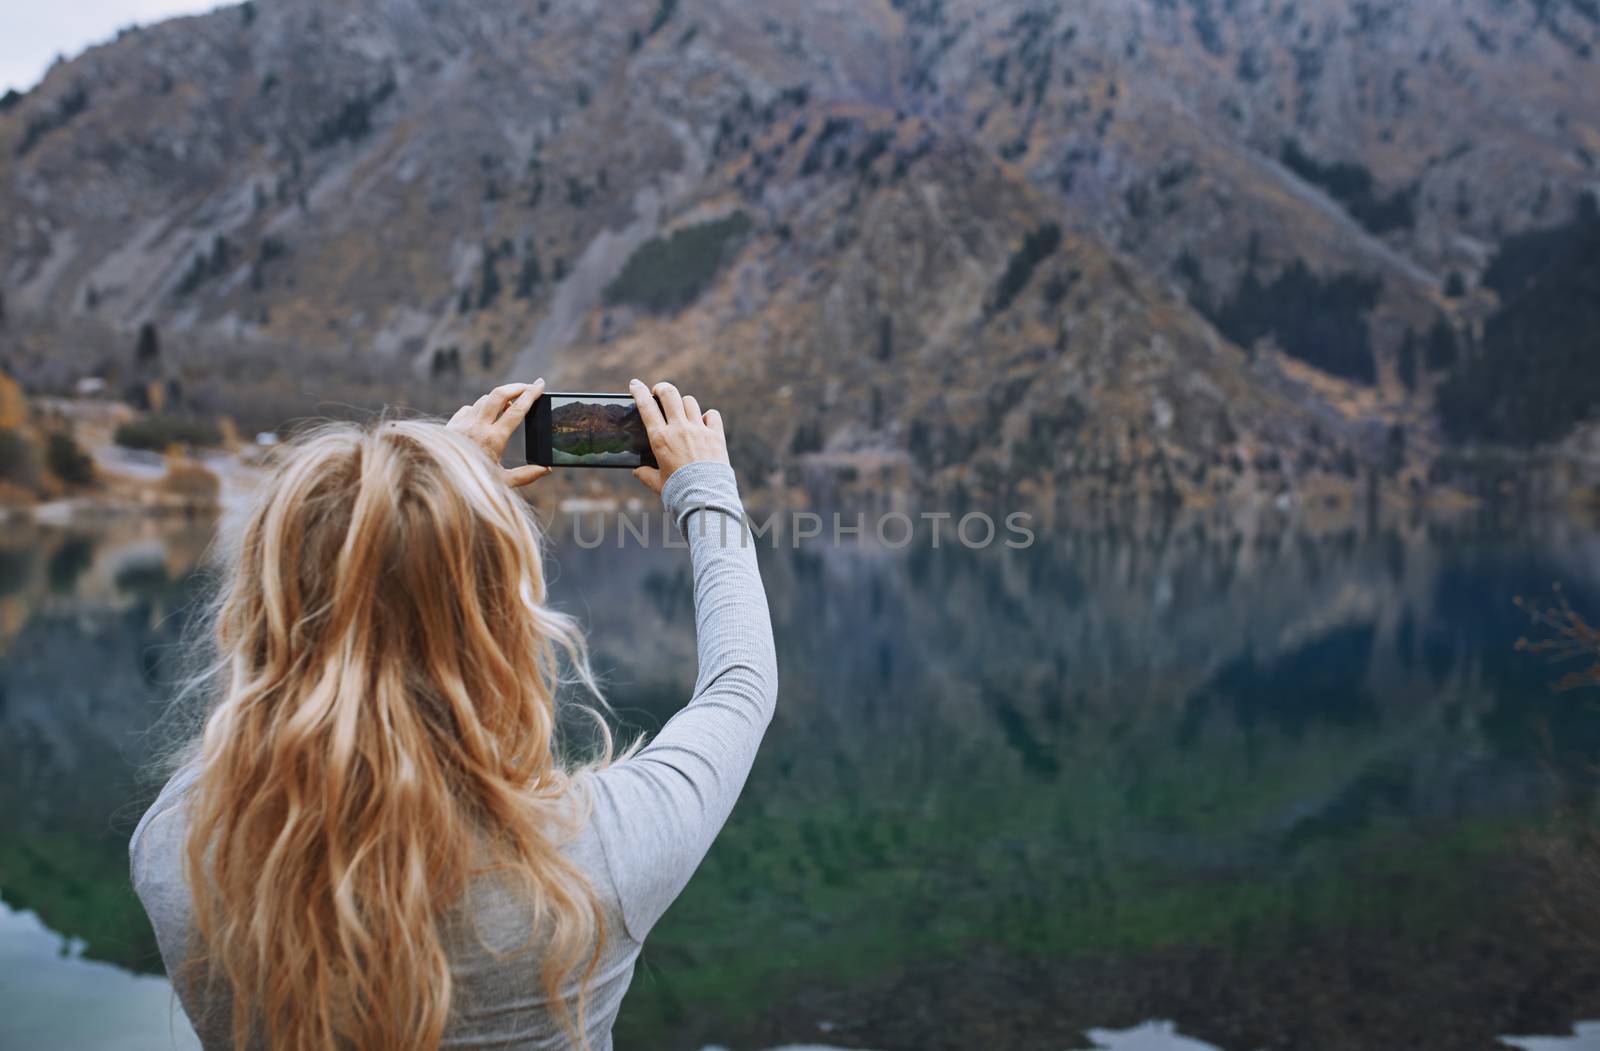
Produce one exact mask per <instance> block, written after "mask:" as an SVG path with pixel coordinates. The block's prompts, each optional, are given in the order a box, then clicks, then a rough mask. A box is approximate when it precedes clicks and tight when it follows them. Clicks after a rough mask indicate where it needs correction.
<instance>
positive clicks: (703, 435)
mask: <svg viewBox="0 0 1600 1051" xmlns="http://www.w3.org/2000/svg"><path fill="white" fill-rule="evenodd" d="M628 392H629V393H630V394H632V395H633V400H634V402H635V404H637V405H638V406H639V416H640V417H641V418H642V419H643V420H644V429H645V433H647V434H649V435H650V451H651V452H653V453H654V454H655V457H656V466H654V467H635V468H634V469H633V476H634V477H635V478H637V479H639V481H641V482H643V483H644V484H645V485H647V486H649V487H650V489H651V491H652V492H654V493H656V494H657V495H659V494H660V493H661V487H662V486H664V485H666V484H667V479H668V478H670V477H671V476H672V472H673V471H676V470H677V469H678V468H680V467H683V466H684V465H686V464H691V463H695V462H697V461H700V460H709V461H711V462H712V463H727V462H728V440H727V438H726V437H725V436H724V435H723V433H722V414H721V413H720V412H718V411H717V410H716V409H712V410H710V411H709V412H705V413H702V412H701V411H700V403H699V402H697V401H695V400H694V398H693V397H685V396H683V395H681V394H679V393H678V388H676V387H674V386H673V385H672V384H670V383H657V384H656V385H655V387H654V388H650V387H646V386H645V385H644V384H643V383H641V382H640V381H638V380H631V381H629V383H628ZM652 392H653V393H654V394H655V397H651V394H652ZM656 398H660V399H661V404H660V405H657V404H656ZM524 411H526V410H524Z"/></svg>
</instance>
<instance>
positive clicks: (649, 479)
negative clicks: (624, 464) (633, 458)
mask: <svg viewBox="0 0 1600 1051" xmlns="http://www.w3.org/2000/svg"><path fill="white" fill-rule="evenodd" d="M633 476H634V477H635V478H637V479H639V481H641V482H643V483H644V484H645V485H646V486H648V487H649V489H650V491H651V492H653V493H655V494H656V495H658V496H659V495H660V494H661V470H660V469H659V468H656V467H635V468H634V469H633Z"/></svg>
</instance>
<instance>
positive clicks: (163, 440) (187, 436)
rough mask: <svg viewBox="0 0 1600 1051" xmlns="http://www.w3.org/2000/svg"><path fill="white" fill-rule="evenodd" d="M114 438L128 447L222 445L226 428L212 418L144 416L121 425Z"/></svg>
mask: <svg viewBox="0 0 1600 1051" xmlns="http://www.w3.org/2000/svg"><path fill="white" fill-rule="evenodd" d="M112 440H113V441H115V442H116V443H117V444H118V445H120V446H122V447H123V448H126V449H149V450H154V451H157V452H160V451H161V450H164V449H166V448H167V447H168V446H171V445H199V446H214V445H221V444H222V432H221V431H219V430H217V426H216V424H214V423H212V422H211V421H210V420H200V419H194V418H193V417H187V416H143V417H140V418H139V419H137V420H131V421H129V422H127V423H124V424H122V425H120V426H119V427H117V430H116V433H115V434H114V435H113V436H112Z"/></svg>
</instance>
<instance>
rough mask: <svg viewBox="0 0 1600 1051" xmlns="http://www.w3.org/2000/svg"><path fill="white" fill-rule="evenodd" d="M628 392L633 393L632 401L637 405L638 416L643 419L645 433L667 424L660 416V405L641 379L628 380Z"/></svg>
mask: <svg viewBox="0 0 1600 1051" xmlns="http://www.w3.org/2000/svg"><path fill="white" fill-rule="evenodd" d="M628 393H629V394H632V395H633V403H634V404H635V405H637V406H639V418H640V419H642V420H644V429H645V433H646V434H655V433H656V432H657V431H659V430H661V429H662V428H663V427H665V426H666V425H667V421H666V420H664V419H662V418H661V406H659V405H657V404H656V400H655V398H653V397H651V395H650V388H649V387H646V386H645V385H644V381H643V380H629V381H628Z"/></svg>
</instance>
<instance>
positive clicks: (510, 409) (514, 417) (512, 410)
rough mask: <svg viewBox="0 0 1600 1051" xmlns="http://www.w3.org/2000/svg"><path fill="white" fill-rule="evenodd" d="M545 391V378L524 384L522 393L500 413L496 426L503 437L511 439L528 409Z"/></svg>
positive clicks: (525, 416) (526, 414)
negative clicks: (512, 433)
mask: <svg viewBox="0 0 1600 1051" xmlns="http://www.w3.org/2000/svg"><path fill="white" fill-rule="evenodd" d="M543 393H544V380H542V379H538V380H534V381H533V382H532V383H528V384H525V385H523V388H522V393H521V394H518V395H517V396H516V397H515V398H513V399H511V402H510V403H509V404H508V405H507V406H506V411H505V412H503V413H501V414H500V418H499V419H498V420H496V421H495V423H494V426H495V429H496V430H497V431H499V432H500V437H501V438H502V439H506V440H509V439H510V438H511V432H512V431H515V430H516V429H517V427H518V426H520V425H521V423H522V421H523V420H524V419H526V418H527V416H528V410H529V409H531V408H533V403H534V402H536V401H538V400H539V395H541V394H543Z"/></svg>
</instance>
